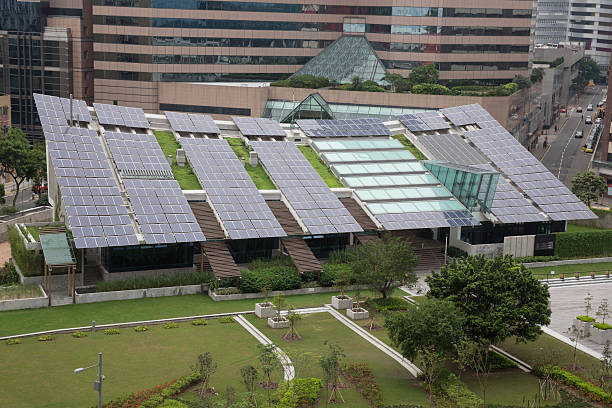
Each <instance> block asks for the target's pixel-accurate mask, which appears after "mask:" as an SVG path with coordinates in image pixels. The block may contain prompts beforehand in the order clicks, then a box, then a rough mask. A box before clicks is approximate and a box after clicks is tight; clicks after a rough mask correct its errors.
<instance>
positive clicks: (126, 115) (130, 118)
mask: <svg viewBox="0 0 612 408" xmlns="http://www.w3.org/2000/svg"><path fill="white" fill-rule="evenodd" d="M119 112H120V113H121V116H122V117H123V122H124V123H125V126H127V127H133V128H141V129H148V128H149V126H150V125H149V121H148V120H147V118H146V116H145V113H144V111H143V110H142V109H141V108H130V107H128V106H119Z"/></svg>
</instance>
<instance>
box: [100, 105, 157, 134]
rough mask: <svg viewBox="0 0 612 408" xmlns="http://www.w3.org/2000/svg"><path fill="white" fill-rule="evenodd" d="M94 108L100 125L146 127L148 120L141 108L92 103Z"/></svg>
mask: <svg viewBox="0 0 612 408" xmlns="http://www.w3.org/2000/svg"><path fill="white" fill-rule="evenodd" d="M94 109H95V110H96V115H97V116H98V122H99V123H100V124H101V125H115V126H127V127H133V128H143V129H148V128H149V127H150V125H149V121H148V120H147V118H146V117H145V114H144V111H143V110H142V109H141V108H130V107H127V106H117V105H107V104H103V103H94Z"/></svg>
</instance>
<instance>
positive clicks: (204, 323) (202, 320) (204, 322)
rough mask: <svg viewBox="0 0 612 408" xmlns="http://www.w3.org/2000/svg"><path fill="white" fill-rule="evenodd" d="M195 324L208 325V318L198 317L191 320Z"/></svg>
mask: <svg viewBox="0 0 612 408" xmlns="http://www.w3.org/2000/svg"><path fill="white" fill-rule="evenodd" d="M191 324H192V325H193V326H206V325H207V324H208V322H207V321H206V319H197V320H194V321H192V322H191Z"/></svg>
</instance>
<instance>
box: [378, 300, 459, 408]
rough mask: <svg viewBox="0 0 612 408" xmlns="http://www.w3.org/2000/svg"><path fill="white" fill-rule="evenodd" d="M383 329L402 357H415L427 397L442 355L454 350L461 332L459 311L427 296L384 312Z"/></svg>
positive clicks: (445, 302)
mask: <svg viewBox="0 0 612 408" xmlns="http://www.w3.org/2000/svg"><path fill="white" fill-rule="evenodd" d="M385 328H386V329H387V331H388V333H389V337H390V338H391V341H392V342H393V344H395V345H396V346H398V347H399V348H400V350H401V352H402V355H403V356H404V357H406V358H407V359H409V360H413V359H415V358H418V360H419V362H420V368H421V370H422V371H423V378H424V380H425V383H426V384H427V388H428V390H429V396H430V399H431V398H432V397H433V385H434V383H435V382H436V380H437V379H438V376H439V375H440V370H441V368H442V366H443V364H442V363H443V361H444V358H445V357H446V356H448V355H450V354H451V353H453V352H454V351H455V348H456V345H457V344H458V343H459V341H460V339H461V337H462V335H463V317H462V316H461V312H460V311H459V309H458V308H457V307H456V306H455V305H454V304H453V303H452V302H450V301H448V300H439V299H435V298H428V299H425V300H424V301H423V302H421V303H419V307H410V308H408V310H406V311H405V312H401V313H397V312H396V313H388V314H386V315H385ZM430 402H431V403H432V405H433V401H430Z"/></svg>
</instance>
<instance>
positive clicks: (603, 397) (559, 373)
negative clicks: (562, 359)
mask: <svg viewBox="0 0 612 408" xmlns="http://www.w3.org/2000/svg"><path fill="white" fill-rule="evenodd" d="M545 370H547V371H548V373H549V374H550V375H551V377H552V378H554V379H555V380H557V381H559V382H561V383H563V384H565V385H568V386H570V387H572V388H573V389H575V390H576V391H578V392H579V393H581V394H583V395H585V396H587V397H588V398H590V399H592V400H594V401H598V402H602V403H604V404H612V395H610V394H609V393H607V392H605V391H604V390H602V389H601V388H600V387H598V386H597V385H595V384H593V383H591V382H588V381H586V380H584V379H583V378H580V377H578V376H577V375H574V374H572V373H570V372H569V371H566V370H564V369H562V368H561V367H558V366H553V367H549V368H546V369H545Z"/></svg>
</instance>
